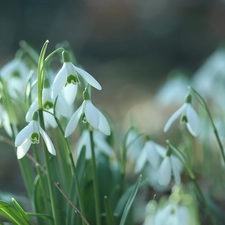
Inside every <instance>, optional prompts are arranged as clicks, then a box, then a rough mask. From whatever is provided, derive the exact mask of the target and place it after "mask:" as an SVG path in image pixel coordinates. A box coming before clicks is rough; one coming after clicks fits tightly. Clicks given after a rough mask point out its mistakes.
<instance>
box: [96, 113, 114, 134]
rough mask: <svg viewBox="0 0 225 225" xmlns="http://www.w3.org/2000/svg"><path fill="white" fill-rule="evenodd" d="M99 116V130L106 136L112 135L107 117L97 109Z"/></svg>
mask: <svg viewBox="0 0 225 225" xmlns="http://www.w3.org/2000/svg"><path fill="white" fill-rule="evenodd" d="M97 111H98V115H99V124H98V129H99V130H100V131H101V132H102V133H103V134H105V135H110V133H111V131H110V126H109V123H108V121H107V119H106V118H105V116H104V115H103V114H102V113H101V112H100V111H99V110H98V109H97Z"/></svg>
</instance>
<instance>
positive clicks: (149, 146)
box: [134, 140, 166, 173]
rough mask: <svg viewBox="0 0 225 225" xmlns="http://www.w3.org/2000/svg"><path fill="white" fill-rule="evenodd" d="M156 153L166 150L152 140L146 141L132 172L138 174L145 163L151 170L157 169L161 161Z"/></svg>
mask: <svg viewBox="0 0 225 225" xmlns="http://www.w3.org/2000/svg"><path fill="white" fill-rule="evenodd" d="M158 149H159V150H158ZM158 151H166V149H165V148H164V147H162V146H161V145H158V144H156V143H155V142H154V141H152V140H148V141H146V142H145V145H144V147H143V149H142V150H141V153H140V155H139V157H138V159H137V163H136V166H135V169H134V172H135V173H139V172H140V171H141V170H142V169H143V167H144V166H145V164H146V163H147V162H149V163H150V165H151V166H152V167H153V168H158V167H159V164H160V160H161V156H160V155H159V153H158Z"/></svg>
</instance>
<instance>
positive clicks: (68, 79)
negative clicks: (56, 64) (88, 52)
mask: <svg viewBox="0 0 225 225" xmlns="http://www.w3.org/2000/svg"><path fill="white" fill-rule="evenodd" d="M62 57H63V62H64V63H63V66H62V68H61V69H60V70H59V72H58V73H57V75H56V77H55V79H54V81H53V85H52V94H51V96H52V98H56V96H57V95H58V94H59V93H60V92H61V91H63V95H64V98H65V100H66V102H67V103H68V104H69V105H71V104H72V103H73V102H74V100H75V98H76V95H77V90H78V84H79V82H80V81H79V77H78V74H79V75H80V76H81V77H82V78H83V79H84V80H85V81H86V82H87V83H89V84H90V85H91V86H93V87H95V88H96V89H98V90H101V89H102V87H101V85H100V84H99V83H98V81H96V80H95V79H94V77H92V76H91V75H90V74H89V73H88V72H86V71H84V70H82V69H81V68H79V67H76V66H74V65H73V64H72V63H71V61H70V58H69V54H68V53H67V52H66V51H63V52H62Z"/></svg>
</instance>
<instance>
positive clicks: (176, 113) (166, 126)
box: [164, 103, 187, 132]
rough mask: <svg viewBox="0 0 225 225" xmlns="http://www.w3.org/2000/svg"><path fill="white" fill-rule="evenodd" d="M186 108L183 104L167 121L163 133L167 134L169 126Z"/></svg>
mask: <svg viewBox="0 0 225 225" xmlns="http://www.w3.org/2000/svg"><path fill="white" fill-rule="evenodd" d="M186 107H187V103H185V104H183V106H181V107H180V108H179V109H178V110H177V111H176V112H175V113H174V114H173V115H172V116H171V117H170V118H169V120H168V121H167V123H166V125H165V127H164V132H167V131H168V130H169V128H170V126H171V124H172V123H173V122H174V121H175V120H176V119H177V118H178V117H179V116H180V115H181V114H182V112H183V111H184V110H185V108H186Z"/></svg>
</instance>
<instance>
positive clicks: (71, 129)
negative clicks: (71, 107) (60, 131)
mask: <svg viewBox="0 0 225 225" xmlns="http://www.w3.org/2000/svg"><path fill="white" fill-rule="evenodd" d="M83 107H84V103H83V104H82V105H81V106H80V107H79V108H78V109H77V111H76V112H75V113H74V114H73V115H72V116H71V118H70V120H69V122H68V124H67V126H66V130H65V137H68V136H70V135H71V134H72V133H73V132H74V131H75V129H76V127H77V124H78V121H79V119H80V117H81V115H82V113H83Z"/></svg>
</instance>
